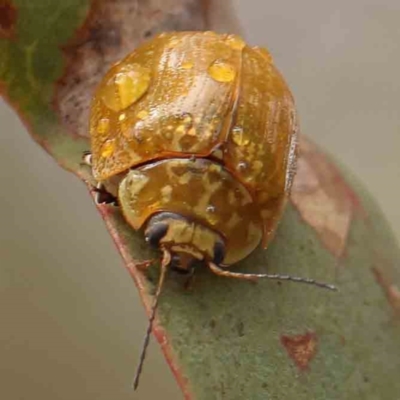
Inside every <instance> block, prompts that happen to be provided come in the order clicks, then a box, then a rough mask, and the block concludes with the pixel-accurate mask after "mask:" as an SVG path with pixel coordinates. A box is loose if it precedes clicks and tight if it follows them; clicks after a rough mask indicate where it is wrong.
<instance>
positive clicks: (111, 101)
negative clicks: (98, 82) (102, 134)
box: [101, 64, 150, 112]
mask: <svg viewBox="0 0 400 400" xmlns="http://www.w3.org/2000/svg"><path fill="white" fill-rule="evenodd" d="M149 86H150V69H149V68H147V67H143V66H141V65H140V64H129V65H126V66H124V67H122V68H121V70H120V72H118V73H117V74H116V75H115V76H114V77H112V78H111V79H109V80H108V82H107V83H106V84H105V85H104V86H103V87H102V89H101V91H102V96H101V97H102V100H103V102H104V104H105V105H106V106H107V107H108V108H110V109H111V110H113V111H116V112H118V111H122V110H124V109H125V108H127V107H129V106H130V105H132V104H133V103H135V102H136V101H138V100H139V99H140V98H141V97H142V96H143V95H144V94H145V93H146V91H147V90H148V88H149Z"/></svg>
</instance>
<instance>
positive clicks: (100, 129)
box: [97, 118, 110, 135]
mask: <svg viewBox="0 0 400 400" xmlns="http://www.w3.org/2000/svg"><path fill="white" fill-rule="evenodd" d="M109 129H110V120H109V119H108V118H102V119H101V120H100V121H99V122H98V123H97V133H99V134H100V135H104V134H105V133H107V132H108V130H109Z"/></svg>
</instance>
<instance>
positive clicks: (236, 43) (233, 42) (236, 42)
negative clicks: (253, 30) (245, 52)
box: [226, 35, 246, 50]
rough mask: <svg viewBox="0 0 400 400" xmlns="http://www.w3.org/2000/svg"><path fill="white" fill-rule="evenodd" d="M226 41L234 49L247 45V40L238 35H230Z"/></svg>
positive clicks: (240, 48)
mask: <svg viewBox="0 0 400 400" xmlns="http://www.w3.org/2000/svg"><path fill="white" fill-rule="evenodd" d="M226 43H227V44H228V46H229V47H231V48H232V49H234V50H242V49H243V48H244V47H245V46H246V43H245V41H244V40H243V39H242V38H241V37H240V36H237V35H228V36H227V38H226Z"/></svg>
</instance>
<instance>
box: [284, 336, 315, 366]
mask: <svg viewBox="0 0 400 400" xmlns="http://www.w3.org/2000/svg"><path fill="white" fill-rule="evenodd" d="M281 343H282V345H283V346H284V347H285V349H286V351H287V353H288V355H289V357H290V358H291V359H292V360H293V361H294V362H295V364H296V365H297V367H298V368H299V369H300V370H302V371H304V370H306V369H307V368H308V365H309V364H310V361H311V360H312V359H313V357H314V356H315V354H316V353H317V344H318V340H317V336H316V334H315V333H314V332H307V333H305V334H304V335H294V336H286V335H282V336H281Z"/></svg>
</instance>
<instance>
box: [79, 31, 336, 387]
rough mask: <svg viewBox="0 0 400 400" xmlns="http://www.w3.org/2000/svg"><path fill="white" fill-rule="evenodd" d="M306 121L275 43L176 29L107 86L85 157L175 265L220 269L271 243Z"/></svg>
mask: <svg viewBox="0 0 400 400" xmlns="http://www.w3.org/2000/svg"><path fill="white" fill-rule="evenodd" d="M298 131H299V126H298V118H297V113H296V109H295V105H294V100H293V97H292V94H291V92H290V90H289V88H288V86H287V84H286V83H285V81H284V79H283V77H282V76H281V74H280V73H279V71H278V70H277V68H276V67H275V65H274V63H273V60H272V57H271V55H270V54H269V53H268V51H267V50H265V49H262V48H259V47H250V46H249V45H247V44H246V43H245V42H244V41H243V40H242V39H241V38H240V37H238V36H236V35H231V34H216V33H213V32H171V33H164V34H161V35H159V36H157V37H155V38H153V39H152V40H149V41H148V42H146V43H144V44H143V45H141V46H140V47H138V48H137V49H135V50H134V51H133V52H132V53H131V54H129V55H128V56H126V57H125V58H124V59H123V60H122V61H120V62H118V63H117V64H115V65H113V66H112V67H111V69H110V70H109V71H108V72H107V73H106V75H105V76H104V78H103V79H102V81H101V82H100V84H99V86H98V88H97V90H96V92H95V94H94V97H93V101H92V106H91V114H90V136H91V154H90V155H87V158H86V159H87V161H88V162H90V165H91V167H92V173H93V177H94V179H95V180H96V181H98V182H99V183H100V184H101V187H99V188H98V191H99V192H100V194H103V196H106V197H107V196H111V199H114V200H115V201H117V202H118V205H119V206H120V208H121V211H122V213H123V215H124V217H125V219H126V221H127V222H128V223H129V225H130V226H131V227H132V228H133V229H134V230H143V231H144V234H145V238H146V240H147V241H148V242H149V244H151V245H152V246H156V247H158V248H160V249H161V250H162V251H163V259H162V262H161V274H160V278H159V283H158V288H157V292H156V295H155V300H154V304H153V309H152V314H151V317H150V323H149V329H148V334H147V335H146V341H145V345H144V347H143V352H142V356H141V362H140V366H139V369H138V373H137V375H136V379H135V384H134V386H135V387H136V386H137V383H138V378H139V375H140V371H141V367H142V363H143V360H144V354H145V349H146V347H147V344H148V340H149V334H150V332H151V328H152V322H153V320H154V316H155V311H156V307H157V302H158V297H159V294H160V292H161V287H162V284H163V281H164V277H165V273H166V270H167V268H168V267H171V266H172V267H173V268H174V269H176V270H178V271H180V272H187V273H189V272H190V271H192V269H193V268H194V266H195V265H196V263H197V264H198V263H199V262H201V263H203V264H205V265H208V267H209V268H210V269H211V270H212V271H213V272H214V273H216V274H217V275H221V276H226V277H232V278H240V279H247V280H256V279H259V278H271V279H280V280H292V281H298V282H303V283H309V284H314V285H317V286H320V287H324V288H328V289H335V287H334V286H333V285H328V284H325V283H321V282H316V281H315V280H313V279H307V278H299V277H293V276H287V275H272V274H244V273H239V272H232V271H229V270H227V269H226V267H228V266H230V265H233V264H236V263H237V262H239V261H240V260H242V259H244V258H245V257H247V256H248V255H249V254H250V253H251V252H253V251H254V249H255V248H256V247H257V246H258V245H259V244H260V243H261V244H262V246H263V247H264V248H266V247H267V245H268V243H269V242H270V240H271V239H272V237H273V235H274V232H275V230H276V227H277V224H278V222H279V220H280V218H281V216H282V213H283V210H284V207H285V203H286V201H287V198H288V195H289V193H290V188H291V186H292V181H293V178H294V175H295V171H296V158H297V137H298Z"/></svg>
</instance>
